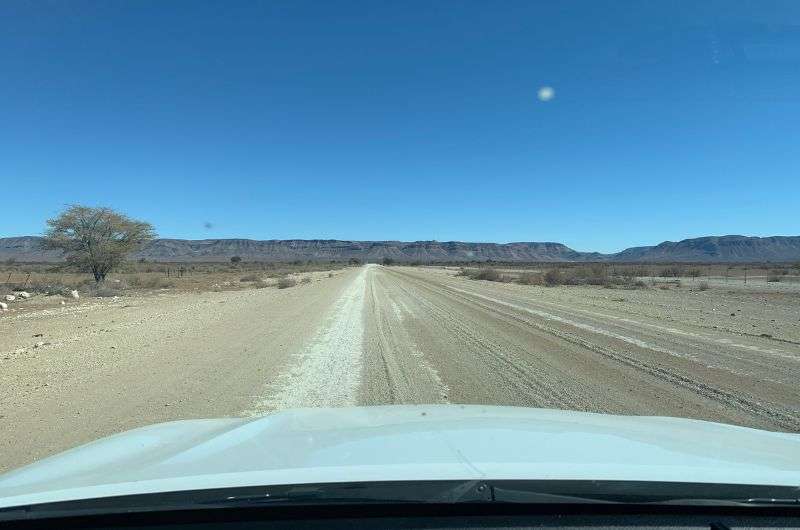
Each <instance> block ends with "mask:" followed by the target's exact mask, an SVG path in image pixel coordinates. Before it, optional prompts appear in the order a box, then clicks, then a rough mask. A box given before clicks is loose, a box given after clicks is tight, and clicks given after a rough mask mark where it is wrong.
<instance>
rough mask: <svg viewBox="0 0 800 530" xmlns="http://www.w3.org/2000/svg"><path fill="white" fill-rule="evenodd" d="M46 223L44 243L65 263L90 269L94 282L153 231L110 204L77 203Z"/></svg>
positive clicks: (142, 242)
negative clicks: (104, 205) (59, 255)
mask: <svg viewBox="0 0 800 530" xmlns="http://www.w3.org/2000/svg"><path fill="white" fill-rule="evenodd" d="M47 226H48V228H47V231H46V232H45V237H44V244H45V246H46V247H48V248H52V249H58V250H61V251H63V253H64V257H65V258H66V260H67V262H68V263H70V264H72V265H75V266H77V267H78V268H79V269H80V270H86V271H91V273H92V274H93V275H94V280H95V282H97V283H101V282H102V281H103V280H105V278H106V275H107V274H108V273H109V272H111V271H112V270H113V269H114V268H115V267H117V266H119V264H120V263H122V262H123V261H124V260H125V258H126V257H127V256H128V255H129V254H130V253H131V252H134V251H135V250H138V249H139V248H141V247H142V246H143V245H144V244H145V243H147V242H149V241H152V240H153V238H155V235H156V234H155V231H154V230H153V226H152V225H150V223H145V222H144V221H137V220H136V219H131V218H130V217H128V216H126V215H123V214H121V213H118V212H115V211H114V210H112V209H110V208H91V207H88V206H80V205H72V206H70V207H68V208H67V209H66V210H64V211H63V212H61V214H59V216H58V217H56V218H54V219H49V220H48V221H47Z"/></svg>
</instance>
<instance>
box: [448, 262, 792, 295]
mask: <svg viewBox="0 0 800 530" xmlns="http://www.w3.org/2000/svg"><path fill="white" fill-rule="evenodd" d="M456 275H457V276H461V277H466V278H469V279H472V280H484V281H491V282H503V283H517V284H520V285H540V286H544V287H555V286H559V285H595V286H602V287H606V288H609V289H613V288H621V289H646V288H658V289H661V290H669V289H672V288H680V287H688V288H690V289H691V290H696V291H708V290H710V289H712V288H713V286H714V285H717V286H720V287H724V286H725V285H733V284H735V283H739V284H746V283H747V282H748V281H750V283H751V284H752V283H753V281H760V282H765V281H766V282H767V283H778V282H781V281H788V282H800V267H798V265H797V264H779V265H776V264H702V265H697V264H684V263H679V264H663V263H662V264H635V263H621V264H611V263H530V264H520V263H502V264H494V263H474V264H471V265H470V266H463V265H462V266H460V267H459V270H458V272H457V273H456ZM710 278H713V279H714V281H713V282H712V281H709V279H710Z"/></svg>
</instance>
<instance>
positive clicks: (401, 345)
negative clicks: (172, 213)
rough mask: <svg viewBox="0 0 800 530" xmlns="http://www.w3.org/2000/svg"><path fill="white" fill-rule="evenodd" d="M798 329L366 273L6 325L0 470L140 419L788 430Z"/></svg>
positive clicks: (699, 296) (735, 297)
mask: <svg viewBox="0 0 800 530" xmlns="http://www.w3.org/2000/svg"><path fill="white" fill-rule="evenodd" d="M798 319H800V302H798V299H797V297H796V296H795V295H785V296H784V295H781V294H775V295H767V294H764V295H763V296H762V295H761V294H757V293H756V294H752V293H741V292H736V291H726V290H723V289H712V290H710V291H705V292H695V291H690V290H688V289H685V290H683V291H681V292H673V291H660V290H658V289H647V290H643V291H624V290H608V289H601V288H595V287H558V288H543V287H534V286H522V285H515V284H501V283H492V282H483V281H474V280H468V279H465V278H461V277H456V276H454V275H453V273H452V271H446V270H444V269H435V268H430V269H421V268H411V267H390V268H387V267H380V266H365V267H361V268H357V269H349V270H346V271H341V272H337V273H336V274H335V275H334V276H333V277H331V278H328V277H327V276H325V277H320V278H317V279H315V281H313V282H311V283H309V284H303V285H299V286H297V287H294V288H290V289H284V290H277V289H259V290H249V291H237V292H219V293H214V292H212V293H169V292H166V293H162V294H159V295H152V296H146V297H123V298H120V299H117V300H98V301H89V302H81V303H80V304H76V305H68V306H66V307H63V308H56V309H48V310H42V311H32V312H27V313H20V314H16V315H13V316H10V317H9V316H4V317H3V318H0V337H2V339H1V340H0V470H7V469H11V468H14V467H18V466H20V465H24V464H26V463H30V462H32V461H34V460H36V459H39V458H42V457H44V456H47V455H49V454H52V453H55V452H58V451H61V450H64V449H67V448H69V447H72V446H75V445H77V444H81V443H85V442H88V441H91V440H93V439H95V438H98V437H101V436H106V435H109V434H113V433H115V432H119V431H123V430H126V429H131V428H134V427H138V426H141V425H146V424H150V423H156V422H162V421H170V420H175V419H191V418H205V417H219V416H237V415H257V414H263V413H267V412H269V411H272V410H275V409H278V408H289V407H301V406H348V405H368V404H386V403H481V404H499V405H520V406H531V407H551V408H563V409H577V410H586V411H594V412H610V413H620V414H645V415H667V416H682V417H691V418H700V419H707V420H714V421H722V422H727V423H735V424H739V425H746V426H751V427H757V428H765V429H772V430H781V431H792V432H800V385H798V381H800V323H799V322H798ZM36 343H43V344H40V345H39V346H38V347H34V346H35V345H36Z"/></svg>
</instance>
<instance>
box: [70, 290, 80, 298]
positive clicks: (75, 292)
mask: <svg viewBox="0 0 800 530" xmlns="http://www.w3.org/2000/svg"><path fill="white" fill-rule="evenodd" d="M69 295H70V296H71V297H72V298H75V299H78V298H80V297H81V295H79V294H78V291H77V290H75V291H70V292H69Z"/></svg>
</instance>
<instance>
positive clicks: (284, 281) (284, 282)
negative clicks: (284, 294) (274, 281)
mask: <svg viewBox="0 0 800 530" xmlns="http://www.w3.org/2000/svg"><path fill="white" fill-rule="evenodd" d="M295 285H297V282H296V281H294V278H289V277H285V278H281V279H280V280H278V289H288V288H289V287H294V286H295Z"/></svg>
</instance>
